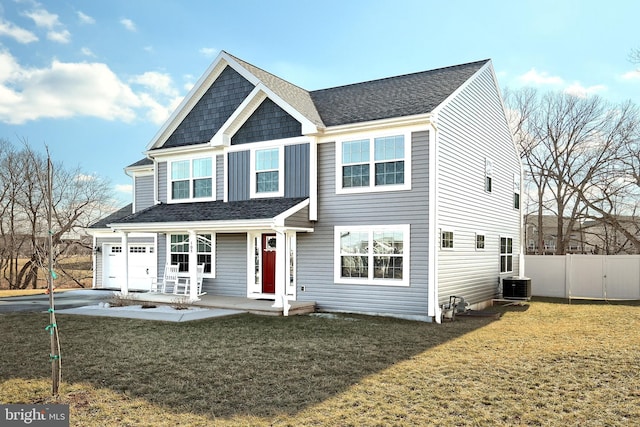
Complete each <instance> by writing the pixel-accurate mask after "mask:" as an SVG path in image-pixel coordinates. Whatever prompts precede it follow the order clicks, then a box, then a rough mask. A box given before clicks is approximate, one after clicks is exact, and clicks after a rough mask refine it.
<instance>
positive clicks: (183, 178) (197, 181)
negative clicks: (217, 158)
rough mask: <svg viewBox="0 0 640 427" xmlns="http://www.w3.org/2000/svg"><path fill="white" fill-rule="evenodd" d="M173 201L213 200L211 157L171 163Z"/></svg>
mask: <svg viewBox="0 0 640 427" xmlns="http://www.w3.org/2000/svg"><path fill="white" fill-rule="evenodd" d="M170 177H171V199H172V200H181V199H201V198H212V197H213V196H214V195H213V162H212V160H211V157H204V158H201V159H192V160H178V161H173V162H171V174H170Z"/></svg>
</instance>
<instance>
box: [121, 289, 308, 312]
mask: <svg viewBox="0 0 640 427" xmlns="http://www.w3.org/2000/svg"><path fill="white" fill-rule="evenodd" d="M129 295H135V296H134V297H133V299H135V300H136V301H149V302H156V303H162V304H172V303H175V302H176V301H177V300H178V298H180V296H178V295H173V294H158V293H151V292H140V293H138V292H135V293H134V292H132V293H130V294H129ZM289 304H290V305H291V308H289V316H294V315H297V314H309V313H313V312H314V311H315V310H316V303H315V302H314V301H289ZM192 305H194V306H196V307H205V308H227V309H232V310H241V311H246V312H249V313H253V314H260V315H264V316H282V315H283V309H282V307H272V305H273V301H272V300H262V299H251V298H242V297H229V296H222V295H207V294H205V295H200V301H196V302H194V303H192Z"/></svg>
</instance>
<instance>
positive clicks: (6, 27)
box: [0, 19, 38, 44]
mask: <svg viewBox="0 0 640 427" xmlns="http://www.w3.org/2000/svg"><path fill="white" fill-rule="evenodd" d="M0 36H8V37H11V38H12V39H14V40H15V41H17V42H18V43H22V44H27V43H32V42H36V41H38V37H37V36H36V35H35V34H33V33H32V32H31V31H28V30H25V29H24V28H20V27H18V26H16V25H15V24H13V23H11V22H8V21H5V20H3V19H0Z"/></svg>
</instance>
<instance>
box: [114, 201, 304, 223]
mask: <svg viewBox="0 0 640 427" xmlns="http://www.w3.org/2000/svg"><path fill="white" fill-rule="evenodd" d="M304 200H306V198H291V199H285V198H274V199H253V200H242V201H236V202H223V201H220V200H218V201H214V202H196V203H173V204H160V205H154V206H151V207H149V208H147V209H144V210H142V211H140V212H136V213H135V214H133V215H130V216H128V217H125V218H120V219H117V220H113V221H111V222H110V224H138V223H154V222H162V223H169V222H191V221H233V220H253V219H268V218H273V217H275V216H278V215H279V214H281V213H283V212H284V211H286V210H287V209H290V208H292V207H294V206H295V205H297V204H298V203H300V202H302V201H304Z"/></svg>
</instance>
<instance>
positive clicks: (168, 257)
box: [165, 231, 216, 279]
mask: <svg viewBox="0 0 640 427" xmlns="http://www.w3.org/2000/svg"><path fill="white" fill-rule="evenodd" d="M184 234H187V235H188V234H189V233H188V232H186V231H185V232H175V233H167V235H166V242H165V246H166V250H165V252H166V257H165V259H166V260H167V261H166V263H167V264H170V263H171V236H174V235H184ZM203 234H211V273H203V277H208V278H212V279H214V278H215V277H216V233H214V232H213V231H199V232H198V233H196V238H197V236H201V235H203ZM189 244H191V242H189ZM181 253H182V252H181ZM187 254H190V253H189V252H187ZM196 256H197V251H196ZM180 274H184V273H180Z"/></svg>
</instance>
